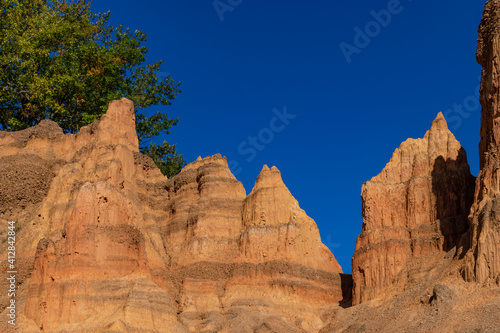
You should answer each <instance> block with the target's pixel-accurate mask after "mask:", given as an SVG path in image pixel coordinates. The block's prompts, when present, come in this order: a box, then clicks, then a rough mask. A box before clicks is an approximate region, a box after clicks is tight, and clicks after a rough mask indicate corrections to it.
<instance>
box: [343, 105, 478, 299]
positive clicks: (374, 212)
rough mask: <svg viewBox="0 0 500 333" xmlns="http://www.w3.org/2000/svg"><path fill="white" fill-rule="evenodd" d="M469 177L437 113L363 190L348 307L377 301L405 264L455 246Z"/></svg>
mask: <svg viewBox="0 0 500 333" xmlns="http://www.w3.org/2000/svg"><path fill="white" fill-rule="evenodd" d="M473 191H474V177H473V176H471V174H470V170H469V165H468V164H467V156H466V153H465V150H464V149H463V148H462V147H461V146H460V143H459V142H458V141H457V140H456V139H455V137H454V136H453V134H452V133H451V132H450V131H449V130H448V127H447V124H446V121H445V119H444V117H443V115H442V114H441V113H439V114H438V116H437V117H436V119H435V120H434V121H433V122H432V125H431V129H430V130H429V131H427V133H426V134H425V136H424V138H423V139H408V140H406V141H405V142H403V143H402V144H401V146H400V147H399V148H398V149H396V151H395V152H394V154H393V156H392V158H391V160H390V162H389V163H388V164H387V165H386V166H385V168H384V169H383V170H382V172H381V173H380V174H379V175H378V176H376V177H374V178H372V179H371V180H370V181H368V182H366V183H365V184H364V185H363V188H362V190H361V198H362V201H363V230H362V233H361V234H360V235H359V237H358V239H357V243H356V251H355V253H354V256H353V260H352V263H353V283H354V288H353V289H354V290H353V304H359V303H362V302H365V301H368V300H370V299H373V298H375V297H377V296H380V295H383V294H384V291H385V290H386V289H387V287H389V286H391V285H392V284H393V283H394V280H395V278H396V277H397V276H398V274H400V273H401V272H402V271H404V270H405V269H406V268H407V267H408V265H409V263H410V262H411V261H412V260H414V259H416V258H418V257H420V256H425V255H432V254H433V253H436V252H440V251H448V250H450V249H451V248H452V247H454V246H456V245H458V242H459V240H460V238H461V237H462V235H463V233H465V232H466V231H467V229H468V223H467V215H468V213H469V209H470V205H471V202H472V194H473Z"/></svg>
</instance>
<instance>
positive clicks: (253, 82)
mask: <svg viewBox="0 0 500 333" xmlns="http://www.w3.org/2000/svg"><path fill="white" fill-rule="evenodd" d="M484 3H485V1H482V0H481V1H477V0H474V1H470V0H468V1H457V0H454V1H451V0H441V1H431V0H400V1H397V0H384V1H378V0H377V1H375V0H372V1H352V0H345V1H340V0H335V1H333V0H328V1H327V0H307V1H306V0H273V1H269V0H252V1H250V0H220V1H213V0H196V1H193V0H182V1H165V0H162V1H156V0H149V1H145V2H142V3H140V4H139V3H138V2H137V1H130V0H120V1H115V0H94V2H93V5H92V8H93V10H94V11H95V12H106V11H108V10H109V11H111V24H113V25H118V24H123V25H124V26H125V27H129V28H131V29H132V30H135V29H139V30H142V31H144V32H146V33H148V41H147V44H146V46H148V47H149V53H148V60H150V61H157V60H164V61H165V63H164V66H163V68H162V71H163V72H165V73H169V74H170V75H171V76H172V77H173V78H174V79H176V80H179V81H182V86H181V89H182V93H181V94H180V95H179V96H178V98H177V99H176V100H175V101H174V103H173V105H171V106H169V107H166V108H164V107H154V108H152V109H151V110H148V111H151V112H153V111H156V110H163V111H165V112H166V113H168V114H169V115H170V116H171V117H181V120H180V122H179V124H178V125H177V127H175V128H174V129H173V130H172V134H171V135H169V136H167V137H165V138H166V139H167V140H168V141H169V142H171V143H177V147H178V150H179V152H180V153H183V154H184V155H185V158H186V160H187V161H188V162H191V161H193V160H195V159H196V158H197V157H198V156H199V155H201V156H208V155H213V154H216V153H221V154H222V155H225V156H227V157H228V160H229V161H231V166H232V170H233V171H234V173H235V174H237V178H238V179H239V180H240V181H242V182H243V184H244V186H245V188H246V189H247V193H249V192H250V191H251V189H252V187H253V184H254V182H255V179H256V177H257V175H258V174H259V172H260V170H261V169H262V166H263V165H264V164H267V165H269V166H271V165H276V166H277V167H278V168H279V169H280V170H281V173H282V176H283V180H284V182H285V184H286V185H287V186H288V188H289V189H290V191H291V192H292V194H293V195H294V196H295V198H296V199H297V200H298V201H299V203H300V206H301V207H302V208H303V209H304V210H305V211H306V212H307V213H308V215H309V216H311V217H312V218H313V219H314V220H315V221H316V223H317V224H318V227H319V229H320V232H321V236H322V239H323V242H324V243H325V244H326V245H328V246H329V247H330V249H331V250H332V252H333V253H334V255H335V257H336V258H337V260H338V261H339V263H340V264H341V266H342V267H343V269H344V272H350V271H351V257H352V254H353V252H354V246H355V242H356V236H357V235H358V234H359V233H360V231H361V225H362V218H361V199H360V191H361V185H362V184H363V182H365V181H367V180H369V179H371V178H372V177H373V176H375V175H377V174H378V173H379V172H380V171H381V170H382V169H383V167H384V166H385V164H386V163H387V162H388V161H389V159H390V157H391V156H392V153H393V151H394V150H395V149H396V148H397V147H398V146H399V145H400V143H401V142H402V141H404V140H406V139H407V138H409V137H412V138H418V137H422V136H423V135H424V133H425V131H427V130H428V129H429V128H430V124H431V122H432V120H433V119H434V118H435V117H436V115H437V113H438V112H439V111H442V112H443V113H444V114H445V117H446V119H447V120H448V124H449V127H450V129H451V130H452V132H453V133H454V134H455V136H456V137H457V139H458V140H459V141H460V142H461V143H462V145H463V146H464V147H465V149H466V150H467V153H468V158H469V164H470V165H471V170H472V172H473V174H474V175H476V174H477V172H478V169H479V167H478V163H479V162H478V149H477V146H478V143H479V125H480V108H479V106H478V98H477V89H478V86H479V76H480V70H481V68H480V66H479V65H477V63H476V61H475V52H476V41H477V26H478V24H479V22H480V19H481V15H482V10H483V8H484ZM216 7H217V9H216ZM360 31H361V32H360ZM165 138H161V139H165Z"/></svg>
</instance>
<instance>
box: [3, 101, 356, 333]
mask: <svg viewBox="0 0 500 333" xmlns="http://www.w3.org/2000/svg"><path fill="white" fill-rule="evenodd" d="M0 147H1V149H0V177H1V179H0V193H1V194H2V196H1V197H0V218H1V222H2V229H1V230H0V233H1V234H2V237H3V236H5V232H4V231H5V230H4V227H3V226H4V225H6V221H7V220H14V221H16V222H17V224H18V226H19V227H20V229H19V230H18V237H17V244H16V247H17V264H18V271H19V274H18V283H19V286H18V287H19V293H18V296H17V300H18V325H17V326H16V328H17V329H18V330H19V331H20V332H23V333H24V332H40V331H43V332H60V331H65V332H81V331H82V327H83V328H84V329H85V330H87V331H89V332H101V331H109V332H111V331H113V332H122V331H123V332H125V331H129V332H189V331H196V332H201V331H217V332H246V331H251V332H253V331H259V332H261V331H262V332H267V331H268V330H271V331H278V332H301V331H315V330H319V329H320V328H321V327H323V326H324V325H325V324H326V321H327V320H328V318H330V317H329V316H328V315H326V316H325V311H326V308H327V307H330V306H331V305H332V304H338V303H339V301H341V300H342V299H343V293H342V281H343V278H344V280H345V276H343V275H342V276H341V274H340V273H341V272H342V270H341V268H340V266H339V265H338V263H337V261H336V260H335V258H334V257H333V255H332V254H331V253H330V251H329V250H328V249H327V248H326V246H324V245H323V244H322V243H321V240H320V236H319V231H318V228H317V226H316V224H315V223H314V221H313V220H312V219H311V218H309V217H308V216H307V215H306V213H305V212H304V211H303V210H302V209H300V207H299V205H298V203H297V201H296V200H295V199H294V198H293V196H292V195H291V194H290V192H289V191H288V189H287V188H286V186H285V185H284V184H283V181H282V179H281V175H280V172H279V171H278V169H276V168H275V167H273V168H271V169H269V168H268V167H267V166H265V167H264V168H263V170H262V172H261V174H260V175H259V177H258V179H257V182H256V184H255V187H254V189H253V191H252V193H251V194H250V195H249V196H248V197H247V196H246V193H245V190H244V188H243V186H242V184H241V183H240V182H239V181H237V180H236V179H235V177H234V176H233V175H232V174H231V172H230V171H229V168H228V165H227V162H226V159H225V158H222V157H221V156H220V155H215V156H212V157H208V158H205V159H201V158H199V159H198V160H197V161H195V162H193V163H191V164H189V165H187V166H186V167H185V168H184V169H183V170H182V172H181V173H180V174H179V175H177V176H176V177H173V178H172V179H167V178H166V177H164V176H163V175H162V174H161V172H160V171H159V169H158V168H157V167H156V166H155V165H154V163H153V161H152V160H151V159H149V158H148V157H145V156H143V155H142V154H140V153H139V149H138V141H137V136H136V133H135V121H134V110H133V105H132V103H131V102H130V101H128V100H126V99H122V100H120V101H114V102H112V103H111V104H110V106H109V110H108V112H107V113H106V115H105V116H103V117H102V118H101V120H100V121H97V122H95V123H93V124H92V125H90V126H87V127H84V128H82V129H81V131H80V132H79V133H77V134H66V135H65V134H63V132H62V130H61V129H60V128H59V127H58V126H57V125H56V124H55V123H53V122H50V121H43V122H42V123H41V124H39V125H37V126H35V127H33V128H30V129H27V130H24V131H20V132H14V133H6V132H0ZM0 249H1V252H0V253H1V257H0V259H1V264H0V268H1V269H2V271H6V270H7V269H6V267H7V261H6V254H7V253H6V251H5V249H6V244H0ZM6 283H7V282H6V281H5V279H2V280H1V282H0V287H1V288H2V289H4V290H6V289H7V288H6V287H7V284H6ZM344 296H346V295H345V290H344ZM7 302H8V299H7V297H6V295H5V294H1V295H0V309H1V310H4V309H5V307H6V306H7ZM4 311H5V310H4ZM327 313H328V312H327ZM4 314H5V313H4ZM2 325H6V323H5V322H4V321H3V322H2V323H0V330H1V331H5V328H6V326H2Z"/></svg>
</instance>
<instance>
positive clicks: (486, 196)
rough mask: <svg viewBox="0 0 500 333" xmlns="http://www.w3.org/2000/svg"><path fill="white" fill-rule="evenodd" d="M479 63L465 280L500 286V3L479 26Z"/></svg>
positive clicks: (494, 3)
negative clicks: (475, 170)
mask: <svg viewBox="0 0 500 333" xmlns="http://www.w3.org/2000/svg"><path fill="white" fill-rule="evenodd" d="M478 33H479V39H478V47H477V61H478V63H479V64H480V65H481V66H482V67H483V71H482V76H481V90H480V92H481V106H482V110H481V141H480V143H479V159H480V163H481V171H480V172H479V175H478V177H477V181H476V191H475V195H474V204H473V206H472V209H471V217H470V220H471V244H470V246H471V250H470V252H469V253H468V254H467V256H466V265H465V268H464V271H463V273H464V277H465V278H466V279H467V280H469V281H474V280H475V281H477V282H479V283H484V282H487V281H491V282H495V281H496V282H497V283H498V284H500V196H499V194H500V183H499V176H500V172H499V170H500V154H499V147H500V122H499V120H500V119H499V110H500V104H499V103H500V102H499V98H500V90H499V89H500V76H499V70H500V62H499V56H500V1H498V0H494V1H488V2H487V4H486V7H485V10H484V13H483V18H482V20H481V24H480V26H479V30H478Z"/></svg>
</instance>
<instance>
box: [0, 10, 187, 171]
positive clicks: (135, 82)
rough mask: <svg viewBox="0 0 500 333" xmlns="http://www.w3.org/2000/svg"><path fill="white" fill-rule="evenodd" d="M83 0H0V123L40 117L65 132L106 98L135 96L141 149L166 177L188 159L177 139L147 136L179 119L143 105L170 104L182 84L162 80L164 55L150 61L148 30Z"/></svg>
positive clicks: (99, 109) (98, 110)
mask: <svg viewBox="0 0 500 333" xmlns="http://www.w3.org/2000/svg"><path fill="white" fill-rule="evenodd" d="M90 5H91V3H89V2H86V1H85V0H77V1H65V0H56V1H49V0H1V2H0V13H1V15H0V129H2V130H7V131H13V130H20V129H24V128H27V127H30V126H33V125H35V124H37V123H38V122H40V121H41V120H43V119H51V120H54V121H55V122H57V123H58V124H59V125H60V126H61V128H62V129H63V130H64V131H65V132H76V131H78V130H79V128H80V127H82V126H85V125H88V124H90V123H92V122H93V121H94V120H96V119H98V118H100V117H101V116H102V115H103V114H104V113H105V112H106V110H107V106H108V103H109V101H111V100H114V99H119V98H121V97H127V98H129V99H131V100H132V101H133V102H134V105H135V109H136V118H137V132H138V136H139V142H140V146H141V151H142V152H143V153H145V154H147V155H149V156H151V157H152V158H153V160H154V161H155V163H156V164H157V165H158V166H159V167H160V169H161V170H162V172H163V173H164V174H166V175H167V176H169V177H171V176H173V175H175V174H177V173H178V172H179V171H180V170H181V168H182V167H183V166H184V165H185V162H184V159H183V156H182V155H179V154H178V153H177V152H176V149H175V145H171V144H169V143H168V142H163V144H161V145H156V144H154V143H152V142H151V141H152V140H153V139H154V138H155V137H157V136H159V135H160V134H161V133H166V134H170V132H169V129H170V128H171V127H172V126H175V125H176V124H177V122H178V119H171V118H169V117H168V116H167V115H166V114H164V113H162V112H157V113H156V114H153V115H150V116H147V115H145V114H144V113H142V112H141V109H144V108H148V107H150V106H153V105H160V104H161V105H170V104H171V102H172V101H173V100H174V99H175V97H176V96H177V94H178V93H179V92H180V90H179V85H180V82H175V81H174V80H173V79H172V78H171V77H170V76H169V75H167V76H166V77H164V78H162V79H160V78H159V70H160V67H161V65H162V61H157V62H154V63H148V62H147V59H146V54H147V52H148V49H147V48H146V47H145V46H144V45H143V43H144V42H145V41H146V34H145V33H143V32H142V31H138V30H136V31H133V32H132V31H130V29H126V28H124V27H123V26H122V25H120V26H118V27H113V26H111V25H109V24H108V20H109V16H110V13H109V12H108V13H97V14H96V13H93V12H92V11H91V9H90Z"/></svg>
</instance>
